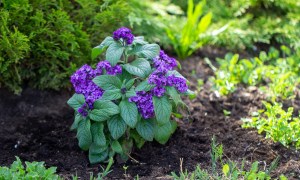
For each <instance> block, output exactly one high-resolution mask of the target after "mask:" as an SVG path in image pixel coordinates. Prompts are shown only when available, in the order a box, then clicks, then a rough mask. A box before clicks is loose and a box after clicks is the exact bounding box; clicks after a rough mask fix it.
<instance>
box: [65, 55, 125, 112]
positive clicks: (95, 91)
mask: <svg viewBox="0 0 300 180" xmlns="http://www.w3.org/2000/svg"><path fill="white" fill-rule="evenodd" d="M103 70H105V71H106V73H107V74H109V75H116V74H121V73H122V68H121V66H120V65H116V66H114V67H112V66H111V65H110V63H109V62H108V61H101V62H99V63H98V65H97V68H96V69H95V70H94V69H93V68H92V67H90V66H89V65H83V66H82V67H81V68H79V69H78V70H77V71H76V72H75V73H74V74H73V75H72V76H71V83H72V84H73V87H74V89H75V92H76V93H77V94H83V95H84V97H85V101H86V103H87V104H88V108H89V109H93V104H94V102H95V101H96V100H97V99H99V98H101V96H102V95H103V93H104V90H103V89H101V88H100V87H98V86H97V85H96V84H95V83H94V82H93V81H92V80H93V79H94V78H95V77H96V76H99V75H101V74H103V73H104V72H103ZM86 109H87V107H86V105H83V106H82V107H81V108H79V109H78V112H79V113H80V114H81V115H82V116H87V111H86Z"/></svg>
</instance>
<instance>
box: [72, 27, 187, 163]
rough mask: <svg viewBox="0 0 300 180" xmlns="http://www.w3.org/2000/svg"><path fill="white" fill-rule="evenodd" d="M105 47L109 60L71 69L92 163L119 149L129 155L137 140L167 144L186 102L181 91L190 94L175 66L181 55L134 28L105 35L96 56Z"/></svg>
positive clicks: (78, 123) (82, 138)
mask: <svg viewBox="0 0 300 180" xmlns="http://www.w3.org/2000/svg"><path fill="white" fill-rule="evenodd" d="M105 50H106V54H105V59H106V60H105V61H100V62H99V63H98V64H97V66H96V69H93V68H92V67H90V66H88V65H84V66H82V67H81V68H80V69H78V70H77V71H76V72H75V73H74V74H73V75H72V77H71V82H72V84H73V86H74V88H75V92H76V94H74V95H73V96H72V98H71V99H70V100H69V101H68V104H69V105H70V106H71V107H72V108H74V110H75V121H74V123H73V125H72V129H77V138H78V141H79V146H80V147H81V148H82V149H83V150H89V160H90V162H91V163H97V162H103V161H105V160H106V159H107V158H108V157H112V156H114V154H115V153H118V154H120V155H121V157H122V158H124V159H126V158H127V157H128V156H129V154H130V152H131V149H132V147H133V143H135V144H136V145H137V146H138V147H139V148H140V147H142V145H143V144H144V142H145V141H153V139H155V140H156V141H158V142H159V143H161V144H165V143H166V142H167V141H168V139H169V137H170V136H171V134H172V133H173V132H174V131H175V129H176V126H177V125H176V121H173V120H170V117H171V114H172V112H176V109H177V108H176V107H178V106H179V105H184V103H183V102H182V100H181V97H180V95H181V94H191V92H190V91H189V90H188V86H187V80H186V79H185V78H184V77H183V76H182V75H181V74H180V73H179V72H177V71H176V70H173V69H174V68H175V67H176V66H177V62H176V60H175V59H174V58H171V57H169V56H168V55H166V54H165V53H164V51H161V50H160V47H159V46H158V45H157V44H149V43H148V42H146V41H144V40H143V37H140V36H138V37H134V36H133V35H132V34H131V31H130V30H129V29H127V28H124V27H123V28H120V29H118V30H117V31H115V32H114V33H113V37H107V38H105V40H104V41H103V42H102V43H101V44H100V45H99V46H97V47H95V48H94V49H93V51H92V58H96V57H97V56H99V55H100V54H101V53H102V52H103V51H105Z"/></svg>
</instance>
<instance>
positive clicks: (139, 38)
mask: <svg viewBox="0 0 300 180" xmlns="http://www.w3.org/2000/svg"><path fill="white" fill-rule="evenodd" d="M133 44H142V45H144V44H148V42H146V41H145V40H144V36H137V37H134V39H133Z"/></svg>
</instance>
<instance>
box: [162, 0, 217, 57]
mask: <svg viewBox="0 0 300 180" xmlns="http://www.w3.org/2000/svg"><path fill="white" fill-rule="evenodd" d="M205 4H206V1H205V0H203V1H201V2H199V3H198V4H197V5H196V6H194V2H193V0H189V2H188V10H187V18H186V21H185V23H184V24H183V26H181V25H180V24H176V27H170V28H167V29H166V32H167V35H168V37H169V39H170V41H171V44H172V45H173V48H174V50H175V52H176V54H177V56H178V57H179V58H180V59H184V58H186V57H188V56H190V55H191V54H192V53H193V52H194V51H195V50H197V49H198V48H200V47H202V46H203V45H204V44H205V43H206V41H207V36H204V37H203V36H202V35H204V33H205V31H206V30H207V28H208V27H209V25H210V23H211V18H212V13H211V12H209V13H207V14H205V15H204V13H203V7H204V6H205Z"/></svg>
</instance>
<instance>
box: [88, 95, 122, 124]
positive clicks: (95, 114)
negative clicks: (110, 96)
mask: <svg viewBox="0 0 300 180" xmlns="http://www.w3.org/2000/svg"><path fill="white" fill-rule="evenodd" d="M119 113H120V108H119V106H117V105H116V104H115V103H113V102H112V101H107V100H97V101H95V102H94V109H93V110H92V111H91V112H90V113H89V117H90V118H91V119H92V120H94V121H105V120H107V119H109V117H111V116H113V115H116V114H119Z"/></svg>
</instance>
